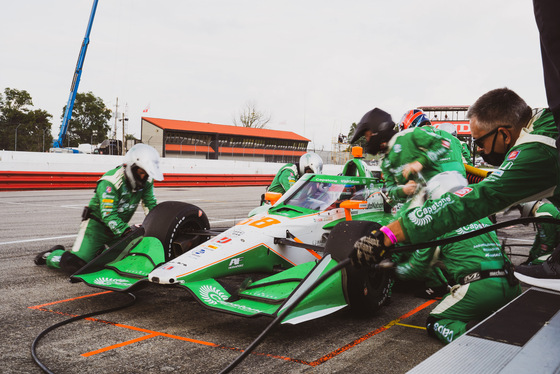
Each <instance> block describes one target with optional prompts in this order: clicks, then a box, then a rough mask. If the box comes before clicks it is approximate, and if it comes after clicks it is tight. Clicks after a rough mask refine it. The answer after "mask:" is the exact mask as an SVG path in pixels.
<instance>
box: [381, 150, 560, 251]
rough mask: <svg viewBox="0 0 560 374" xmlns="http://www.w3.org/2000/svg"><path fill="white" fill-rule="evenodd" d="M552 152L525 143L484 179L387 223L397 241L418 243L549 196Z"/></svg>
mask: <svg viewBox="0 0 560 374" xmlns="http://www.w3.org/2000/svg"><path fill="white" fill-rule="evenodd" d="M556 152H557V151H556V149H555V148H552V147H549V146H546V145H543V144H540V143H528V144H525V145H524V147H523V148H519V149H517V150H515V149H514V150H513V151H512V152H511V153H510V155H509V156H508V159H507V160H506V161H505V162H504V163H503V164H502V165H501V166H500V169H498V170H496V171H494V172H493V173H492V174H491V175H490V176H489V177H487V178H486V179H485V180H483V181H481V182H479V183H478V184H473V185H469V186H467V187H465V188H463V189H462V190H460V191H457V192H454V193H446V194H444V195H443V196H442V197H441V198H440V199H438V200H428V201H427V202H426V203H424V205H423V206H420V207H417V208H413V209H410V210H408V211H407V212H405V213H404V214H402V216H401V218H399V222H392V223H391V224H389V225H388V227H389V228H390V229H391V230H392V231H393V233H394V234H395V236H396V238H397V240H398V241H399V242H402V241H408V242H411V243H421V242H426V241H429V240H432V239H434V238H436V237H438V236H441V235H443V234H445V233H446V232H449V231H450V230H453V229H456V228H459V227H462V226H464V225H466V224H469V223H471V222H474V221H476V220H478V219H480V218H483V217H486V216H488V215H490V214H493V213H496V212H499V211H500V210H502V209H505V208H507V207H508V206H510V205H513V204H516V203H519V202H522V201H524V200H525V201H527V200H534V199H535V198H537V199H538V198H544V197H550V196H552V195H553V193H554V190H555V189H556V187H557V186H558V185H559V183H560V170H559V168H560V167H559V165H558V157H557V155H556ZM385 243H390V242H388V241H387V238H385Z"/></svg>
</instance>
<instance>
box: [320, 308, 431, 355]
mask: <svg viewBox="0 0 560 374" xmlns="http://www.w3.org/2000/svg"><path fill="white" fill-rule="evenodd" d="M436 301H437V300H429V301H427V302H425V303H424V304H422V305H420V306H419V307H417V308H414V309H412V310H411V311H409V312H408V313H406V314H403V315H402V316H400V317H399V318H397V319H394V320H392V321H391V322H389V323H388V324H386V325H385V326H382V327H380V328H378V329H377V330H374V331H371V332H369V333H367V334H365V335H363V336H361V337H359V338H358V339H356V340H354V341H353V342H351V343H348V344H346V345H345V346H343V347H340V348H338V349H337V350H334V351H332V352H331V353H328V354H326V355H324V356H323V357H321V358H319V359H317V360H315V361H313V362H310V363H309V366H317V365H321V364H323V363H325V362H327V361H328V360H330V359H331V358H333V357H335V356H338V355H339V354H341V353H343V352H345V351H347V350H349V349H350V348H352V347H355V346H356V345H358V344H360V343H362V342H363V341H366V340H367V339H369V338H371V337H372V336H375V335H377V334H379V333H380V332H383V331H385V330H388V329H389V328H391V327H392V326H394V325H396V324H397V323H398V322H400V321H401V320H403V319H406V318H408V317H410V316H411V315H413V314H415V313H417V312H419V311H420V310H422V309H424V308H426V307H428V306H430V305H432V304H433V303H435V302H436Z"/></svg>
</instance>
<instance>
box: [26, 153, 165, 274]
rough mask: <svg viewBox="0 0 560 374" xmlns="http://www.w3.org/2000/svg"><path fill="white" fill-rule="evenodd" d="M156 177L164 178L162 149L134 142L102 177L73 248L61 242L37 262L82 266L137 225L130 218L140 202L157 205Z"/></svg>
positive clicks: (148, 207)
mask: <svg viewBox="0 0 560 374" xmlns="http://www.w3.org/2000/svg"><path fill="white" fill-rule="evenodd" d="M153 180H158V181H160V180H163V174H162V172H161V171H160V168H159V154H158V152H157V151H156V150H155V149H154V148H153V147H151V146H149V145H146V144H136V145H134V146H133V147H132V148H130V150H129V151H128V152H127V153H126V155H125V156H124V163H123V164H122V165H120V166H118V167H117V168H115V169H112V170H109V171H108V172H107V173H105V174H104V175H103V176H102V177H101V178H100V179H99V180H98V182H97V187H96V189H95V194H94V196H93V197H92V199H91V200H90V202H89V205H88V206H87V207H86V208H85V209H84V212H83V214H82V223H81V225H80V229H79V231H78V236H77V238H76V240H75V242H74V245H73V246H72V248H71V249H70V250H66V249H65V248H64V247H63V246H61V245H57V246H55V247H53V248H51V249H49V250H47V251H44V252H41V253H39V254H38V255H37V256H36V257H35V260H34V262H35V264H37V265H45V264H46V265H47V266H48V267H49V268H53V269H62V270H63V271H65V272H67V273H74V272H76V271H77V270H79V269H80V268H81V267H82V266H84V265H85V264H86V263H88V262H89V261H91V260H92V259H93V258H94V257H95V256H96V255H98V254H99V253H101V252H102V251H103V250H104V249H105V248H106V246H107V247H110V246H111V245H113V244H114V243H116V242H117V241H118V240H119V239H120V238H121V237H123V236H124V235H126V234H127V233H128V232H130V231H131V230H132V229H133V227H130V226H129V225H128V222H129V221H130V219H131V218H132V215H133V214H134V212H135V211H136V208H137V206H138V205H139V203H142V205H143V207H144V211H145V213H146V214H147V213H148V212H149V211H150V210H151V209H153V208H154V207H155V206H156V205H157V202H156V198H155V197H154V192H153Z"/></svg>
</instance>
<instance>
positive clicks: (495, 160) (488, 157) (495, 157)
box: [480, 134, 509, 166]
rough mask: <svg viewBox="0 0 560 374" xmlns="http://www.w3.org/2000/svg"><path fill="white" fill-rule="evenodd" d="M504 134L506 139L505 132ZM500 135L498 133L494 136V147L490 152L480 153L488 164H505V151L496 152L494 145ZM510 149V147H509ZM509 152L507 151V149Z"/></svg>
mask: <svg viewBox="0 0 560 374" xmlns="http://www.w3.org/2000/svg"><path fill="white" fill-rule="evenodd" d="M502 136H503V137H504V141H505V139H506V136H505V135H504V134H502ZM497 137H498V135H496V136H494V140H493V141H492V149H491V150H490V153H488V154H486V153H484V152H482V153H481V154H480V155H481V156H482V159H483V160H484V162H486V163H487V164H490V165H494V166H500V165H501V164H503V162H504V160H505V158H506V154H505V153H498V152H494V145H495V144H496V138H497ZM508 150H509V148H508ZM506 153H507V151H506Z"/></svg>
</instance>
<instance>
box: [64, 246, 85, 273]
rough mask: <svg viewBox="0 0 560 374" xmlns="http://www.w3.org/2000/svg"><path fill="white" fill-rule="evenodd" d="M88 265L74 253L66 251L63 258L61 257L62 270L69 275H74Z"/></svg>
mask: <svg viewBox="0 0 560 374" xmlns="http://www.w3.org/2000/svg"><path fill="white" fill-rule="evenodd" d="M86 264H87V262H85V261H84V260H82V259H81V258H79V257H78V256H76V255H75V254H73V253H72V252H68V251H65V252H64V253H63V254H62V256H60V268H61V269H62V270H63V271H64V272H66V273H68V274H74V273H75V272H77V271H78V270H80V269H81V268H82V267H84V266H85V265H86Z"/></svg>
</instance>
